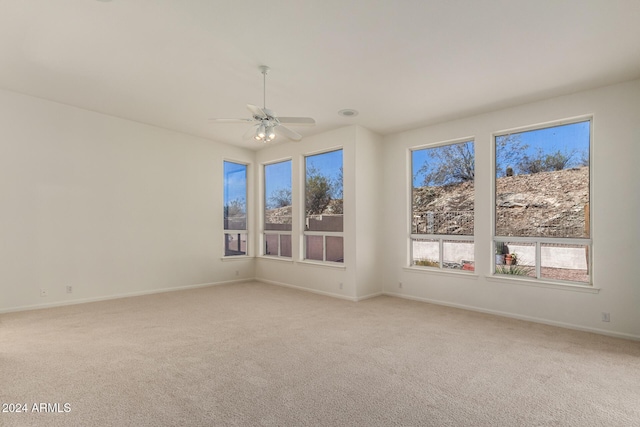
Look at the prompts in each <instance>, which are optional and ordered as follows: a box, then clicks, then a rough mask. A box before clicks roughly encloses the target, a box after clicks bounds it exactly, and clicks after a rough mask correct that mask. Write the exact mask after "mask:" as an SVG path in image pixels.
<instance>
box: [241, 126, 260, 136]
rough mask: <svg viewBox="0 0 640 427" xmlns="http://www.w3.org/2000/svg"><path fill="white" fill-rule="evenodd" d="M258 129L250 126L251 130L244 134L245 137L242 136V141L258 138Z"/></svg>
mask: <svg viewBox="0 0 640 427" xmlns="http://www.w3.org/2000/svg"><path fill="white" fill-rule="evenodd" d="M257 127H258V125H255V126H250V127H249V130H247V131H246V132H245V134H244V135H242V139H251V138H253V137H254V136H256V128H257Z"/></svg>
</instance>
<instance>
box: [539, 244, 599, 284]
mask: <svg viewBox="0 0 640 427" xmlns="http://www.w3.org/2000/svg"><path fill="white" fill-rule="evenodd" d="M540 251H541V252H540V257H541V258H542V259H541V262H540V265H541V271H540V276H541V277H543V278H546V279H554V280H567V281H572V282H584V283H589V267H588V266H589V246H588V245H562V244H556V243H543V244H542V245H541V248H540Z"/></svg>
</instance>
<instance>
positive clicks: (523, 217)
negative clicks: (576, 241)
mask: <svg viewBox="0 0 640 427" xmlns="http://www.w3.org/2000/svg"><path fill="white" fill-rule="evenodd" d="M588 174H589V168H588V167H581V168H573V169H565V170H562V171H557V172H541V173H537V174H531V175H516V176H510V177H502V178H498V179H496V190H497V198H496V199H497V200H496V204H497V208H496V210H497V234H498V235H501V236H526V235H536V236H548V237H586V232H585V228H588V227H586V224H585V218H586V215H585V210H588V203H589V188H588V182H589V179H588V178H589V177H588ZM473 189H474V188H473V183H470V182H467V183H462V184H457V185H449V186H443V187H419V188H415V189H414V192H413V194H414V206H413V208H414V213H415V215H414V219H413V232H414V233H415V232H418V233H433V234H473V231H472V227H473V208H474V206H473V197H474V194H473Z"/></svg>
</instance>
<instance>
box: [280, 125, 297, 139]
mask: <svg viewBox="0 0 640 427" xmlns="http://www.w3.org/2000/svg"><path fill="white" fill-rule="evenodd" d="M274 129H275V131H276V133H279V134H282V135H284V136H286V137H287V138H289V139H292V140H294V141H300V140H301V139H302V135H300V134H299V133H298V132H294V131H292V130H291V129H289V128H288V127H285V126H282V125H279V126H276V127H275V128H274Z"/></svg>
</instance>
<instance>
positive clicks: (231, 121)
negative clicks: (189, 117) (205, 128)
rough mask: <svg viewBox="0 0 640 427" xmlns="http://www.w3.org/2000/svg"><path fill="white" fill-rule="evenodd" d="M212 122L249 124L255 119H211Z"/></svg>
mask: <svg viewBox="0 0 640 427" xmlns="http://www.w3.org/2000/svg"><path fill="white" fill-rule="evenodd" d="M209 121H210V122H216V123H247V122H252V121H254V120H253V119H209Z"/></svg>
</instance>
